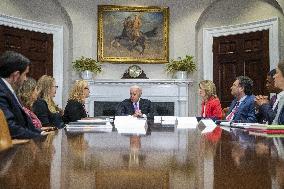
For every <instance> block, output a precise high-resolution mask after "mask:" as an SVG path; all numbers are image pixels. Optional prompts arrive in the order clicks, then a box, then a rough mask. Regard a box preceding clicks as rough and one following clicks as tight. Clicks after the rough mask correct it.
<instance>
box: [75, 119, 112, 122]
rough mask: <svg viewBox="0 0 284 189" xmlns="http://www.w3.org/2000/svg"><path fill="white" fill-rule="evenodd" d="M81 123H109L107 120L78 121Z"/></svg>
mask: <svg viewBox="0 0 284 189" xmlns="http://www.w3.org/2000/svg"><path fill="white" fill-rule="evenodd" d="M78 122H79V123H106V122H108V121H107V120H105V119H80V120H78Z"/></svg>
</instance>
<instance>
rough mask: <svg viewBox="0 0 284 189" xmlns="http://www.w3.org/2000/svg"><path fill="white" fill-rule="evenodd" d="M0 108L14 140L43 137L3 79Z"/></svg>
mask: <svg viewBox="0 0 284 189" xmlns="http://www.w3.org/2000/svg"><path fill="white" fill-rule="evenodd" d="M0 108H1V109H2V111H3V112H4V114H5V117H6V120H7V123H8V126H9V130H10V134H11V137H12V138H18V139H25V138H35V137H41V135H40V132H41V131H40V130H39V129H37V128H35V127H34V125H33V123H32V120H31V118H30V117H29V116H28V115H27V114H26V113H25V112H24V110H23V109H22V107H21V106H20V105H19V103H18V101H17V100H16V98H15V97H14V95H13V94H12V92H11V91H10V90H9V88H8V87H7V86H6V84H5V83H4V82H3V81H2V79H0ZM0 132H1V131H0Z"/></svg>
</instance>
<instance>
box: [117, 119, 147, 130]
mask: <svg viewBox="0 0 284 189" xmlns="http://www.w3.org/2000/svg"><path fill="white" fill-rule="evenodd" d="M114 125H115V127H116V129H117V132H118V133H125V134H146V131H147V127H148V125H147V120H146V119H140V118H136V117H132V116H116V117H115V120H114Z"/></svg>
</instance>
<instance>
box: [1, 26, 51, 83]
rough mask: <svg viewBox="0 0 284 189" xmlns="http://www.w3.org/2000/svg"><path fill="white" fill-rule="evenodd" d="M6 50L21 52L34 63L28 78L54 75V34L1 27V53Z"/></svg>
mask: <svg viewBox="0 0 284 189" xmlns="http://www.w3.org/2000/svg"><path fill="white" fill-rule="evenodd" d="M6 50H12V51H16V52H19V53H21V54H23V55H24V56H26V57H27V58H29V59H30V60H31V62H32V65H31V67H30V72H29V74H28V76H30V77H32V78H34V79H38V78H40V76H42V75H44V74H47V75H51V76H52V75H53V36H52V34H46V33H40V32H34V31H28V30H23V29H17V28H12V27H7V26H2V25H1V26H0V53H3V52H4V51H6Z"/></svg>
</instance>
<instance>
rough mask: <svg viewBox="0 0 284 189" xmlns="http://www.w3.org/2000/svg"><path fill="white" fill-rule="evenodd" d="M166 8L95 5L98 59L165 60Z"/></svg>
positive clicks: (125, 60)
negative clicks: (96, 8)
mask: <svg viewBox="0 0 284 189" xmlns="http://www.w3.org/2000/svg"><path fill="white" fill-rule="evenodd" d="M168 35H169V8H168V7H130V6H115V5H99V6H98V60H99V61H102V62H113V63H133V62H139V63H166V62H168V61H169V37H168Z"/></svg>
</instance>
